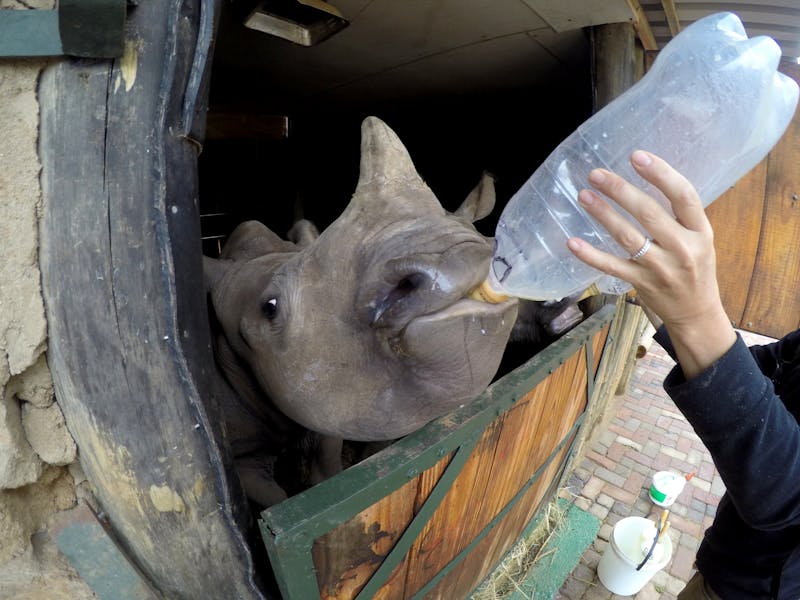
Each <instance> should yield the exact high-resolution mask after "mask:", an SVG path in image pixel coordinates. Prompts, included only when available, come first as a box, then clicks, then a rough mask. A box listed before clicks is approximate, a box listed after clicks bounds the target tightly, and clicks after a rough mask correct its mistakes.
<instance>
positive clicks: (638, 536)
mask: <svg viewBox="0 0 800 600" xmlns="http://www.w3.org/2000/svg"><path fill="white" fill-rule="evenodd" d="M652 529H653V523H652V521H649V520H648V519H645V518H643V517H626V518H624V519H621V520H620V521H619V522H617V524H616V525H614V530H613V531H612V532H611V540H610V541H609V543H608V546H606V549H605V551H604V552H603V556H602V557H601V558H600V562H599V563H598V565H597V576H598V577H599V578H600V582H601V583H602V584H603V585H604V586H605V587H606V589H607V590H608V591H609V592H612V593H614V594H618V595H620V596H632V595H634V594H636V593H638V592H639V590H641V589H642V588H643V587H644V586H645V585H646V584H647V582H648V581H650V580H651V579H652V578H653V576H654V575H655V574H656V573H658V572H659V571H660V570H661V569H663V568H664V567H665V566H667V563H668V562H669V561H670V560H671V559H672V540H671V539H670V537H669V536H668V535H665V536H663V538H662V539H661V541H660V542H659V546H661V548H660V549H659V551H658V552H654V553H653V556H651V557H650V559H648V561H647V562H646V563H645V564H644V566H642V568H641V569H640V570H638V571H637V570H636V567H638V566H639V563H641V562H642V560H643V559H644V555H643V554H642V534H643V533H644V532H645V531H648V530H650V531H652Z"/></svg>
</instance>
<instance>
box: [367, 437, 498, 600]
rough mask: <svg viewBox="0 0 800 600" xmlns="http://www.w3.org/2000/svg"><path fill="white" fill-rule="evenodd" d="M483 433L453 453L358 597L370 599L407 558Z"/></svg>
mask: <svg viewBox="0 0 800 600" xmlns="http://www.w3.org/2000/svg"><path fill="white" fill-rule="evenodd" d="M482 433H483V432H482V431H480V432H475V434H474V435H473V436H472V439H470V440H467V441H465V443H464V444H463V445H461V446H459V448H458V450H456V454H455V456H453V459H452V460H451V461H450V464H449V465H447V469H445V472H444V473H442V476H441V477H440V478H439V481H437V482H436V485H435V486H434V487H433V490H431V493H430V494H429V495H428V498H427V499H426V500H425V503H424V504H423V505H422V508H420V511H419V512H418V513H417V514H416V516H415V517H414V518H413V519H412V521H411V523H409V525H408V527H407V528H406V530H405V531H404V532H403V535H401V536H400V539H399V540H397V542H396V543H395V545H394V548H392V550H391V552H389V554H387V555H386V558H384V560H383V562H382V563H381V566H380V567H378V569H377V570H376V571H375V572H374V573H373V574H372V577H370V579H369V581H368V582H367V583H366V585H365V586H364V587H363V588H362V589H361V591H360V592H359V593H358V595H357V596H356V600H369V598H372V597H373V596H374V595H375V593H376V592H377V591H378V590H379V589H380V588H381V586H383V584H385V583H386V581H387V580H388V579H389V575H391V574H392V571H394V568H395V567H396V566H397V565H399V564H400V563H401V562H402V561H403V558H405V556H406V554H407V553H408V551H409V550H410V549H411V546H413V545H414V542H415V541H416V540H417V538H418V537H419V535H420V533H422V530H423V529H425V526H426V525H427V524H428V521H429V520H430V519H431V517H432V516H433V513H434V512H435V511H436V509H437V508H438V507H439V505H440V504H441V503H442V500H444V497H445V496H446V495H447V492H449V491H450V488H451V486H452V485H453V482H454V481H455V480H456V477H458V475H459V474H460V473H461V471H462V469H463V468H464V465H466V464H467V460H468V459H469V457H470V455H471V454H472V451H473V449H474V448H475V445H476V444H477V443H478V440H479V439H480V438H481V435H480V434H482Z"/></svg>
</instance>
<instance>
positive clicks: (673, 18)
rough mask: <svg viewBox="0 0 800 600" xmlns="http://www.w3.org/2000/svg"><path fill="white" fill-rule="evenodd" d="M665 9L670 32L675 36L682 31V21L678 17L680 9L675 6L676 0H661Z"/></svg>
mask: <svg viewBox="0 0 800 600" xmlns="http://www.w3.org/2000/svg"><path fill="white" fill-rule="evenodd" d="M661 6H662V7H663V9H664V16H665V17H666V18H667V23H668V24H669V32H670V33H671V34H672V37H675V36H676V35H678V34H679V33H680V32H681V21H680V19H679V18H678V9H677V8H676V7H675V0H661Z"/></svg>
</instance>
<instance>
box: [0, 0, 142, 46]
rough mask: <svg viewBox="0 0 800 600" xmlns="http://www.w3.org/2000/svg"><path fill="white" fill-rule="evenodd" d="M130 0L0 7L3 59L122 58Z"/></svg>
mask: <svg viewBox="0 0 800 600" xmlns="http://www.w3.org/2000/svg"><path fill="white" fill-rule="evenodd" d="M126 10H127V2H126V0H59V2H58V5H57V8H56V9H54V10H37V9H21V10H11V9H5V10H0V58H2V57H15V58H22V57H31V56H63V55H68V56H76V57H82V58H118V57H120V56H122V53H123V50H124V42H125V38H124V28H125V11H126Z"/></svg>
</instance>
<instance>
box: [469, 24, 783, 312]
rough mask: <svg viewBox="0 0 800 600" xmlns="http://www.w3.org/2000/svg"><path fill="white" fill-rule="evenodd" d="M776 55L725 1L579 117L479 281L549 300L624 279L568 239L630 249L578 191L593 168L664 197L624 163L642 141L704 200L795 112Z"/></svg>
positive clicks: (516, 200)
mask: <svg viewBox="0 0 800 600" xmlns="http://www.w3.org/2000/svg"><path fill="white" fill-rule="evenodd" d="M780 56H781V51H780V48H779V47H778V45H777V44H776V43H775V41H774V40H772V39H771V38H768V37H765V36H759V37H755V38H753V39H748V37H747V34H746V33H745V30H744V27H743V26H742V23H741V21H740V20H739V18H738V17H737V16H736V15H734V14H732V13H717V14H713V15H710V16H708V17H705V18H703V19H700V20H698V21H696V22H695V23H693V24H692V25H690V26H689V27H687V28H686V29H684V30H683V31H682V32H681V33H679V34H678V35H677V36H676V37H675V38H674V39H673V40H671V41H670V42H669V43H668V44H667V45H666V47H665V48H664V49H663V50H662V51H661V52H660V53H659V56H658V57H657V59H656V61H655V63H654V64H653V67H652V68H651V69H650V71H649V72H648V73H647V74H646V75H645V76H644V77H643V78H642V79H641V80H640V81H639V82H637V83H636V84H635V85H634V86H632V87H631V88H630V89H629V90H627V91H626V92H625V93H624V94H622V95H621V96H619V97H618V98H616V99H615V100H614V101H613V102H611V103H610V104H608V105H607V106H606V107H605V108H603V109H602V110H601V111H599V112H598V113H596V114H595V115H593V116H592V117H591V118H590V119H589V120H587V121H586V122H585V123H583V124H582V125H581V126H580V127H578V129H577V130H576V131H575V132H574V133H572V134H571V135H570V136H569V137H568V138H567V139H566V140H564V141H563V142H562V143H561V144H560V145H559V146H558V147H557V148H556V149H555V151H553V153H552V154H551V155H550V156H549V157H548V158H547V160H546V161H545V162H544V163H543V164H542V165H541V166H540V167H539V168H538V169H537V170H536V171H535V172H534V174H533V175H532V176H531V178H530V179H529V180H528V181H527V182H526V183H525V184H524V185H523V186H522V188H521V189H520V190H519V191H518V192H517V193H516V194H515V195H514V196H513V197H512V198H511V200H510V201H509V203H508V205H507V206H506V208H505V209H504V210H503V213H502V215H501V217H500V221H499V223H498V226H497V230H496V232H495V251H494V257H493V260H492V265H491V268H490V271H489V277H488V279H487V281H486V282H485V283H484V286H483V288H484V289H485V288H486V286H487V285H488V286H489V288H490V290H488V292H489V296H491V292H495V293H500V294H506V295H510V296H516V297H519V298H528V299H531V300H553V299H558V298H563V297H565V296H568V295H572V294H576V293H579V292H581V291H583V290H586V289H587V288H589V287H590V286H591V285H592V284H596V285H597V287H598V288H599V289H600V290H601V291H603V292H607V293H613V294H619V293H623V292H625V291H627V290H628V289H629V285H628V284H627V283H624V282H622V281H620V280H618V279H615V278H612V277H609V276H606V275H604V274H603V273H601V272H599V271H597V270H595V269H593V268H591V267H589V266H588V265H586V264H584V263H582V262H581V261H579V260H578V259H577V258H575V257H574V255H573V254H572V253H571V252H570V251H569V249H568V248H567V244H566V241H567V239H568V238H569V237H572V236H577V237H580V238H583V239H584V240H586V241H588V242H589V243H591V244H593V245H595V246H597V247H599V248H601V249H604V250H606V251H607V252H611V253H613V254H616V255H618V256H627V255H628V253H627V251H625V250H624V249H623V248H622V247H620V246H619V245H618V244H617V243H616V241H615V240H614V239H613V238H612V237H611V236H610V235H609V234H608V233H607V232H606V230H605V229H604V228H603V227H602V226H601V225H599V224H598V223H597V222H596V221H594V220H593V219H592V218H591V217H590V216H589V215H588V214H587V213H586V212H585V211H583V210H582V209H581V208H580V207H579V205H578V203H577V195H578V192H579V191H580V190H581V189H583V188H586V187H588V181H587V179H588V174H589V172H590V171H591V170H592V169H594V168H596V167H605V168H606V169H609V170H611V171H614V172H615V173H618V174H619V175H621V176H622V177H624V178H626V179H627V180H628V181H630V182H631V183H633V184H635V185H637V186H638V187H640V188H642V189H644V190H645V191H646V192H647V193H649V194H650V195H651V196H653V197H654V198H657V199H658V200H659V201H661V202H662V204H663V205H664V206H666V207H667V208H669V202H668V201H667V199H666V198H665V197H664V196H663V195H662V194H661V192H660V191H658V190H657V189H656V188H655V187H654V186H651V185H650V184H648V183H647V182H646V181H644V180H643V179H642V178H641V177H639V176H638V175H637V173H636V172H635V171H634V170H633V168H632V167H631V166H630V163H629V157H630V154H631V153H632V152H633V150H635V149H637V148H640V149H644V150H648V151H650V152H653V153H655V154H657V155H659V156H661V157H662V158H664V159H665V160H666V161H667V162H669V163H670V164H671V165H672V166H673V167H675V168H676V169H677V170H678V171H680V172H681V173H683V174H684V175H685V176H686V177H687V178H688V179H689V181H691V182H692V184H693V185H694V186H695V188H696V189H697V192H698V193H699V195H700V198H701V199H702V201H703V205H704V206H707V205H708V204H710V203H711V202H712V201H713V200H715V199H716V198H717V197H718V196H720V195H721V194H722V193H723V192H725V191H726V190H727V189H728V188H729V187H731V186H732V185H733V184H734V183H735V182H736V181H737V180H738V179H740V178H741V177H742V176H743V175H744V174H745V173H747V171H749V170H750V169H752V168H753V167H754V166H755V165H756V164H758V162H759V161H761V159H763V158H764V156H766V154H767V153H768V152H769V151H770V149H771V148H772V147H773V146H774V145H775V143H776V142H777V141H778V139H779V138H780V137H781V135H783V132H784V131H785V129H786V127H787V126H788V124H789V122H790V121H791V119H792V116H793V114H794V111H795V107H796V105H797V99H798V86H797V84H796V83H795V82H794V81H792V80H791V79H790V78H788V77H786V76H785V75H783V74H781V73H778V72H777V67H778V63H779V61H780ZM617 208H618V207H617ZM623 213H624V211H623ZM624 214H625V213H624ZM628 217H629V218H630V219H631V220H632V221H633V222H634V223H635V220H634V219H632V218H631V217H630V216H629V215H628ZM637 226H638V223H637ZM490 299H491V298H490Z"/></svg>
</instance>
